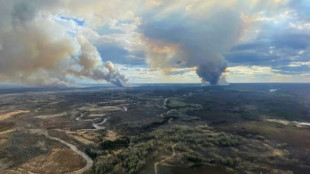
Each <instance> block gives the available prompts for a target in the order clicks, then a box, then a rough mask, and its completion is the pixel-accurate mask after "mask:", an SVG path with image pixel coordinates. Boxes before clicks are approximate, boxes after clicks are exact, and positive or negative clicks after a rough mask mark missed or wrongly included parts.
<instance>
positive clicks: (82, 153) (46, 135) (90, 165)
mask: <svg viewBox="0 0 310 174" xmlns="http://www.w3.org/2000/svg"><path fill="white" fill-rule="evenodd" d="M42 132H43V135H45V137H46V138H48V139H50V140H54V141H58V142H60V143H62V144H64V145H66V146H68V147H69V148H70V149H71V150H73V151H74V152H76V153H77V154H79V155H80V156H81V157H82V158H84V159H85V160H86V162H87V164H86V166H85V167H83V168H81V169H79V170H77V171H74V172H69V173H72V174H82V173H84V172H86V171H87V170H88V169H90V168H91V167H92V165H93V163H94V162H93V160H92V159H91V158H90V157H88V156H87V155H86V154H85V153H84V152H82V151H80V150H79V149H78V148H77V147H76V146H75V145H73V144H71V143H68V142H66V141H64V140H62V139H59V138H56V137H52V136H50V135H49V134H48V132H47V130H42Z"/></svg>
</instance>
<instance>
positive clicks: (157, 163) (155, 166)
mask: <svg viewBox="0 0 310 174" xmlns="http://www.w3.org/2000/svg"><path fill="white" fill-rule="evenodd" d="M176 145H177V144H173V145H172V146H171V150H172V154H171V155H170V156H168V157H166V158H164V159H163V160H161V161H158V162H155V163H154V174H157V172H158V170H157V168H158V165H159V164H160V163H163V162H165V161H167V160H169V159H171V158H173V157H174V156H175V155H176V153H175V150H174V148H175V146H176Z"/></svg>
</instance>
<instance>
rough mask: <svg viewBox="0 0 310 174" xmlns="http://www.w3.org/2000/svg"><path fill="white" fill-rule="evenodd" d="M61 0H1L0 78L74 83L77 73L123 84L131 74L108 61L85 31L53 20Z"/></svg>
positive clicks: (44, 83) (41, 83)
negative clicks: (72, 30) (75, 30)
mask: <svg viewBox="0 0 310 174" xmlns="http://www.w3.org/2000/svg"><path fill="white" fill-rule="evenodd" d="M58 3H59V2H58V1H48V0H42V1H37V0H33V1H22V0H12V1H4V0H1V1H0V4H1V5H0V79H1V81H2V82H9V83H21V84H26V85H31V86H70V85H73V84H74V81H72V80H70V79H72V76H73V77H78V78H87V79H93V80H97V81H102V80H105V81H108V82H111V83H113V84H115V85H118V86H124V85H125V83H126V81H127V78H125V76H124V75H121V74H120V72H119V71H118V70H117V68H115V67H114V65H113V64H112V62H105V63H104V62H103V61H102V59H101V57H100V54H99V53H98V51H97V49H96V48H95V47H94V46H93V45H92V44H91V43H90V42H89V41H88V40H87V39H85V38H84V37H82V36H74V35H70V34H69V33H68V32H67V30H66V27H65V26H63V25H61V24H59V23H57V22H56V21H55V20H53V16H52V15H51V12H52V10H53V7H56V6H57V5H58Z"/></svg>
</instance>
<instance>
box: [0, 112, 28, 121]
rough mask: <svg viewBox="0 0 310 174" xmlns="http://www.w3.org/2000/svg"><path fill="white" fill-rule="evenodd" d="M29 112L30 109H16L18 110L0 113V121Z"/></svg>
mask: <svg viewBox="0 0 310 174" xmlns="http://www.w3.org/2000/svg"><path fill="white" fill-rule="evenodd" d="M28 112H29V111H28V110H16V111H12V112H7V113H0V121H3V120H6V119H8V118H10V117H12V116H14V115H17V114H25V113H28Z"/></svg>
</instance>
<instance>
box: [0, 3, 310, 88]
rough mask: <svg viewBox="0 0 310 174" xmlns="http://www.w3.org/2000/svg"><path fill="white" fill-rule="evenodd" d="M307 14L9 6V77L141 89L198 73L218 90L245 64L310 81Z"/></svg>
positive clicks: (301, 7) (283, 7) (1, 27)
mask: <svg viewBox="0 0 310 174" xmlns="http://www.w3.org/2000/svg"><path fill="white" fill-rule="evenodd" d="M308 7H309V3H308V2H307V0H296V1H293V0H284V1H279V0H270V1H263V0H234V1H231V0H223V1H221V2H219V1H217V0H208V1H203V0H192V1H188V0H169V1H164V0H147V1H143V0H128V1H123V0H106V1H97V0H89V1H84V0H54V1H50V0H32V1H27V0H10V1H4V0H0V79H1V81H2V82H3V81H4V80H5V82H10V83H11V82H15V83H22V84H27V85H34V86H39V85H43V86H51V85H52V86H53V85H61V86H68V85H74V84H75V83H79V80H80V79H91V80H94V81H98V82H99V83H101V82H102V81H108V82H111V83H114V84H116V85H124V84H125V83H126V82H127V80H128V78H127V77H125V76H124V75H123V74H124V73H125V74H126V76H130V77H133V79H140V80H139V82H141V80H142V79H143V80H145V81H156V80H162V81H166V80H167V79H169V80H170V81H180V80H179V79H182V77H183V79H187V80H186V81H190V79H193V77H194V75H195V74H196V76H197V77H199V78H200V79H201V80H202V81H203V82H209V83H211V84H216V83H218V81H219V79H221V77H222V78H223V77H224V74H227V73H226V71H227V68H230V67H232V68H233V67H239V66H242V67H252V66H257V67H269V68H271V71H269V72H270V73H271V74H273V75H275V74H277V76H278V75H279V74H282V75H284V76H283V78H284V77H288V75H292V76H296V75H302V74H309V65H308V64H307V63H308V62H309V56H310V49H309V44H310V23H309V20H310V14H309V10H308V9H309V8H308ZM112 62H113V63H115V65H114V64H113V63H112ZM118 67H121V69H118ZM125 67H126V68H128V69H130V71H128V70H125V69H126V68H125ZM135 67H143V68H144V69H148V68H149V70H148V71H138V72H137V73H133V70H134V69H135ZM138 69H139V68H138ZM251 70H253V71H255V70H256V69H255V68H251ZM159 71H162V72H161V73H160V72H159ZM151 72H156V73H155V74H152V73H151ZM122 73H123V74H122ZM138 75H140V76H141V77H139V78H138V77H137V76H138ZM150 75H152V78H153V79H152V80H150ZM142 76H144V77H145V78H144V77H142ZM156 76H159V77H156ZM197 77H196V78H194V81H197V79H198V78H197ZM227 77H229V76H227ZM305 77H309V76H306V75H305ZM305 77H303V78H302V79H305ZM173 78H175V79H173ZM281 78H282V76H281ZM154 79H156V80H154ZM82 81H83V80H82ZM133 82H135V81H133Z"/></svg>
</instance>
